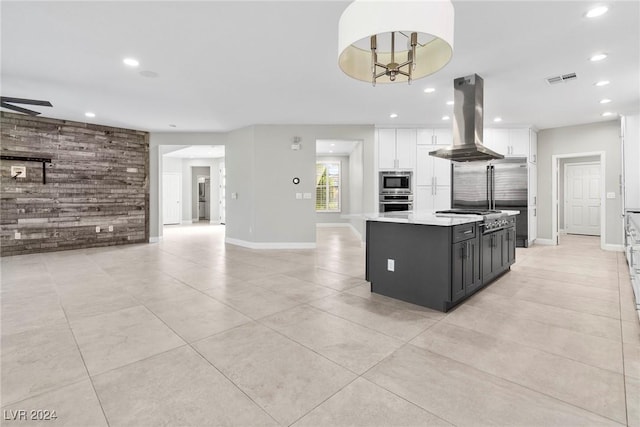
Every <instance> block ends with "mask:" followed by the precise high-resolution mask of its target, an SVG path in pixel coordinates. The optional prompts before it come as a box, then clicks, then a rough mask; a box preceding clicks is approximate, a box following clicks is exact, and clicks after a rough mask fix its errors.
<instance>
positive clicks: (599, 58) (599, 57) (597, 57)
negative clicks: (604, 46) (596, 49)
mask: <svg viewBox="0 0 640 427" xmlns="http://www.w3.org/2000/svg"><path fill="white" fill-rule="evenodd" d="M606 57H607V54H606V53H597V54H595V55H593V56H592V57H591V58H589V61H591V62H598V61H602V60H603V59H605V58H606Z"/></svg>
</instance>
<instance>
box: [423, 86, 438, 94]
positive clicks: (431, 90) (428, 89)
mask: <svg viewBox="0 0 640 427" xmlns="http://www.w3.org/2000/svg"><path fill="white" fill-rule="evenodd" d="M435 91H436V90H435V89H434V88H432V87H428V88H426V89H425V90H424V93H433V92H435Z"/></svg>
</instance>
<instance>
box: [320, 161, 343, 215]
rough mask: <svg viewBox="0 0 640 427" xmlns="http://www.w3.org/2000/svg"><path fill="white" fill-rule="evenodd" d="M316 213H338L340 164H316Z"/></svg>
mask: <svg viewBox="0 0 640 427" xmlns="http://www.w3.org/2000/svg"><path fill="white" fill-rule="evenodd" d="M316 212H340V162H316Z"/></svg>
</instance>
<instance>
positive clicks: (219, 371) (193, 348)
mask: <svg viewBox="0 0 640 427" xmlns="http://www.w3.org/2000/svg"><path fill="white" fill-rule="evenodd" d="M134 298H135V297H134ZM139 302H140V303H141V305H142V306H143V307H144V308H145V309H147V310H148V311H149V312H150V313H151V314H153V316H154V317H155V318H156V319H158V320H159V321H160V322H162V323H163V324H164V325H165V326H166V327H167V328H168V329H170V330H171V332H173V333H174V334H175V335H176V336H177V337H179V338H180V339H181V340H182V341H183V342H184V343H185V344H184V345H181V346H179V347H175V348H171V349H168V350H166V351H163V352H161V353H157V354H154V355H152V356H149V357H146V358H145V359H141V360H136V361H135V362H131V363H129V364H127V365H133V364H134V363H138V362H141V361H142V360H147V359H150V358H152V357H155V356H158V355H159V354H164V353H168V352H170V351H173V350H175V349H177V348H181V347H185V346H186V347H189V348H190V349H191V350H193V351H194V352H195V353H196V354H197V355H198V356H199V357H200V358H202V359H203V360H204V361H205V362H206V363H207V364H209V365H210V366H212V367H213V368H214V369H215V370H216V371H217V372H218V373H220V375H222V376H223V377H224V378H226V379H227V381H229V382H230V383H231V384H232V385H233V386H234V387H235V388H237V389H238V390H239V391H240V392H241V393H242V394H244V395H245V396H247V398H248V399H249V400H250V401H251V402H253V403H254V404H255V405H256V406H257V407H258V408H260V409H261V410H262V411H263V412H264V413H265V414H267V415H268V416H269V418H271V419H272V420H274V421H275V422H276V423H277V424H280V422H278V420H276V419H275V418H273V416H272V415H271V414H270V413H269V412H267V410H266V409H265V408H263V407H262V405H259V404H258V402H256V401H255V400H253V399H252V398H251V396H249V395H248V394H247V393H245V391H244V390H242V389H241V388H240V387H239V386H238V385H237V384H236V383H235V382H233V381H232V380H231V379H230V378H229V377H227V376H226V375H225V374H224V372H222V371H221V370H220V369H218V368H217V367H216V366H215V365H214V364H213V363H211V362H210V361H209V359H207V358H206V357H204V356H203V355H202V354H201V353H200V352H199V351H198V349H197V348H195V347H194V346H193V345H192V342H189V341H187V340H186V339H185V338H184V337H182V336H181V335H180V334H178V332H177V331H175V330H174V329H173V328H172V327H171V326H169V324H167V323H166V322H165V321H164V320H163V319H162V318H160V317H159V316H158V315H157V314H156V313H155V312H154V311H153V310H151V309H150V308H149V307H147V306H146V305H145V304H144V303H142V302H141V301H139ZM246 324H247V323H243V324H241V325H238V326H235V327H233V328H230V329H227V330H224V331H221V332H219V333H220V334H221V333H224V332H227V331H229V330H232V329H236V328H239V327H241V326H244V325H246ZM214 335H218V333H216V334H213V335H211V336H214ZM206 338H208V337H205V338H202V339H206ZM198 341H200V339H199V340H195V341H193V343H196V342H198ZM127 365H124V366H127ZM124 366H120V367H117V368H113V369H112V371H113V370H116V369H120V368H122V367H124ZM103 373H104V372H101V374H103Z"/></svg>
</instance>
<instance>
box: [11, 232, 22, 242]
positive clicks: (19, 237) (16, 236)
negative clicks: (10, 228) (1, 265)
mask: <svg viewBox="0 0 640 427" xmlns="http://www.w3.org/2000/svg"><path fill="white" fill-rule="evenodd" d="M13 237H14V239H16V240H20V239H22V234H20V232H19V231H16V234H14V235H13Z"/></svg>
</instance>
